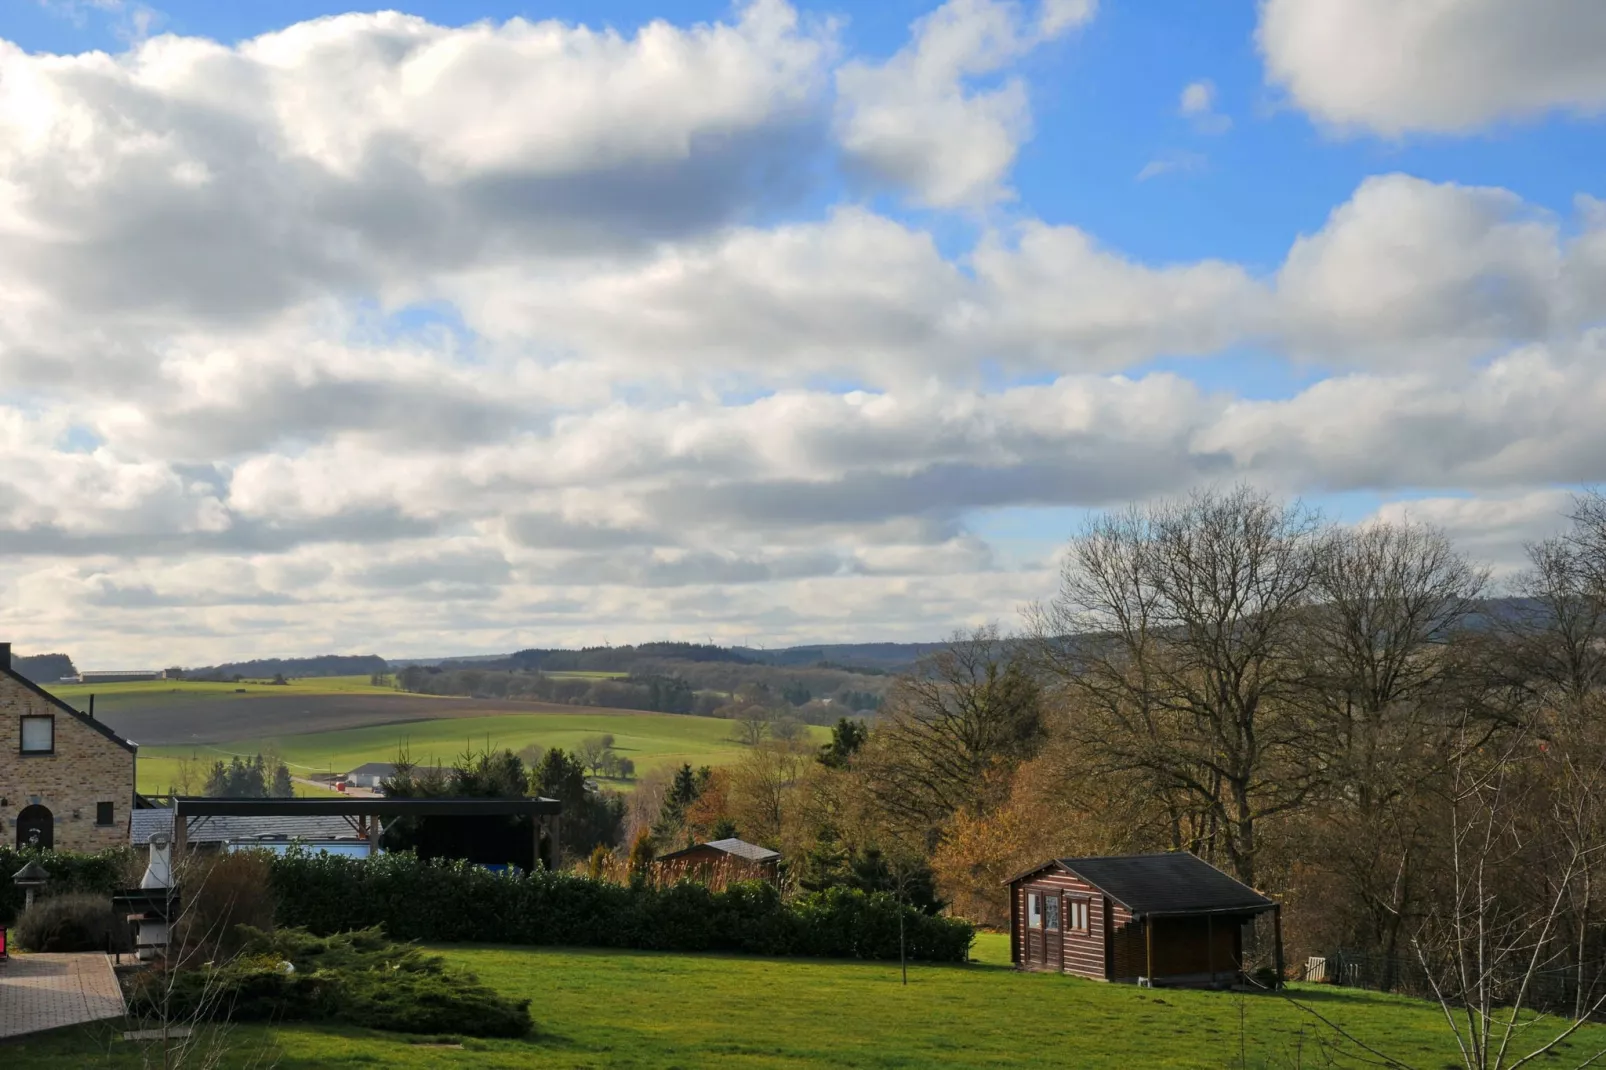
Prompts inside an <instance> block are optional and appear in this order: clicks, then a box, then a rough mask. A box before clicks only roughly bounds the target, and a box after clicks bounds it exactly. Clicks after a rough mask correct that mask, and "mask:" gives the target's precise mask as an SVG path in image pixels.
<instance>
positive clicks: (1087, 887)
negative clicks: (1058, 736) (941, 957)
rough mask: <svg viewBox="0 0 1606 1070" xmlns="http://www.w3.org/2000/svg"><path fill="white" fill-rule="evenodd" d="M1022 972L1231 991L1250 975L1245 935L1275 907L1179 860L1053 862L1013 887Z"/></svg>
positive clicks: (1015, 942)
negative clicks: (1246, 965)
mask: <svg viewBox="0 0 1606 1070" xmlns="http://www.w3.org/2000/svg"><path fill="white" fill-rule="evenodd" d="M1008 883H1009V889H1010V906H1009V914H1010V939H1009V949H1010V956H1011V958H1012V959H1013V960H1014V963H1015V966H1016V968H1017V969H1022V970H1052V971H1055V972H1061V973H1070V974H1075V975H1076V976H1078V977H1087V978H1091V979H1093V980H1096V981H1124V982H1127V983H1136V984H1140V985H1175V986H1194V987H1212V988H1213V987H1228V986H1231V985H1234V984H1238V983H1241V982H1242V981H1243V980H1244V977H1243V973H1244V970H1243V949H1244V940H1243V933H1244V927H1245V926H1246V925H1248V924H1249V923H1250V922H1251V921H1253V920H1254V918H1255V916H1256V915H1259V914H1263V913H1266V912H1267V911H1270V912H1271V913H1272V915H1273V917H1274V919H1275V932H1276V945H1275V948H1274V950H1275V955H1276V970H1277V976H1278V977H1281V976H1282V965H1283V962H1282V960H1283V948H1282V916H1281V910H1280V908H1279V907H1278V905H1277V904H1276V903H1274V902H1272V901H1271V900H1270V899H1267V898H1266V897H1265V896H1263V895H1261V894H1260V893H1259V892H1257V891H1255V890H1254V889H1253V888H1250V887H1249V886H1248V885H1246V884H1242V883H1240V882H1238V881H1236V880H1234V879H1233V878H1232V877H1229V876H1228V875H1227V874H1225V873H1223V872H1222V871H1221V870H1219V869H1217V868H1216V867H1215V866H1212V865H1210V864H1209V863H1208V862H1205V861H1203V860H1202V859H1199V858H1195V857H1194V856H1193V855H1190V854H1184V853H1182V852H1172V853H1169V854H1153V855H1121V856H1114V857H1107V858H1056V859H1053V860H1051V861H1048V862H1044V863H1043V864H1042V865H1040V866H1036V867H1034V868H1032V869H1029V870H1027V871H1025V872H1024V873H1020V874H1017V875H1016V876H1014V877H1011V878H1010V879H1009V882H1008Z"/></svg>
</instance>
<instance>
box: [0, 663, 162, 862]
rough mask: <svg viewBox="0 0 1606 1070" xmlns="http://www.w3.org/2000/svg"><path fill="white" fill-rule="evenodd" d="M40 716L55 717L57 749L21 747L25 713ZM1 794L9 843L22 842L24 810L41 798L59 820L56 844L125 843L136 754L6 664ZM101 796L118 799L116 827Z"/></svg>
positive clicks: (1, 688)
mask: <svg viewBox="0 0 1606 1070" xmlns="http://www.w3.org/2000/svg"><path fill="white" fill-rule="evenodd" d="M8 653H9V652H8ZM34 714H42V715H46V716H53V717H54V718H55V744H56V747H55V753H53V754H50V755H24V754H23V753H22V718H23V716H24V715H34ZM0 799H3V800H4V805H3V806H0V835H3V836H4V839H5V842H6V843H7V844H8V845H12V846H15V845H16V843H17V817H18V815H19V814H20V813H21V812H22V809H23V807H25V806H29V805H31V804H34V803H37V804H39V805H41V806H44V807H46V808H48V809H49V810H50V812H51V816H52V817H53V818H54V835H55V847H56V849H57V850H65V851H98V850H100V849H101V848H104V847H116V846H119V845H121V844H126V843H127V842H128V822H129V818H128V812H129V810H130V808H132V806H133V805H134V754H133V752H132V751H131V750H129V749H128V748H127V747H125V746H124V745H122V744H120V743H119V742H118V741H117V740H115V739H112V738H109V737H107V736H106V735H105V734H103V733H102V732H101V731H100V730H99V729H98V728H97V727H96V726H94V725H92V724H89V723H86V722H85V721H84V720H82V719H80V718H79V717H77V716H75V715H73V714H72V713H70V712H68V711H67V710H66V709H63V708H62V707H61V706H59V705H57V704H56V703H55V702H52V701H51V700H50V699H48V698H46V697H44V696H42V695H40V694H39V693H38V692H36V691H34V690H33V689H32V688H30V687H29V686H28V685H27V684H26V683H24V682H22V681H21V680H19V679H18V678H16V677H15V676H14V675H12V674H11V673H10V672H9V671H8V670H7V669H5V668H4V667H3V666H0ZM102 802H109V803H111V804H112V822H111V824H109V825H99V824H97V823H96V813H95V811H96V804H97V803H102Z"/></svg>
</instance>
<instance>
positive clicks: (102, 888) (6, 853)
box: [0, 846, 134, 925]
mask: <svg viewBox="0 0 1606 1070" xmlns="http://www.w3.org/2000/svg"><path fill="white" fill-rule="evenodd" d="M29 861H37V862H38V863H39V864H40V865H41V866H44V867H45V869H47V870H49V871H50V883H49V884H48V885H47V886H46V887H45V889H44V892H43V894H45V895H59V894H61V893H63V892H90V893H93V894H96V895H106V896H110V895H111V894H112V893H113V892H114V891H116V890H117V889H119V888H122V887H125V886H126V885H127V884H128V883H129V882H128V877H127V872H128V871H129V870H130V869H131V867H132V865H133V862H134V852H133V850H132V849H131V848H128V847H114V848H112V849H111V850H107V851H101V852H99V853H97V854H75V853H73V852H70V851H36V850H27V851H19V850H17V849H16V848H14V847H4V846H0V924H3V925H12V924H15V923H16V920H17V917H18V915H20V914H21V913H22V904H23V903H24V901H25V897H24V893H23V890H22V889H21V888H18V887H17V886H16V885H15V884H12V883H11V875H12V874H13V873H15V872H17V870H19V869H21V868H22V867H23V866H25V865H27V864H28V862H29Z"/></svg>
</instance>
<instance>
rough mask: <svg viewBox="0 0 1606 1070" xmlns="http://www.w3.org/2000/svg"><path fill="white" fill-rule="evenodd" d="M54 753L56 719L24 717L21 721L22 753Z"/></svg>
mask: <svg viewBox="0 0 1606 1070" xmlns="http://www.w3.org/2000/svg"><path fill="white" fill-rule="evenodd" d="M55 752H56V719H55V718H54V717H24V718H23V719H22V753H24V754H54V753H55Z"/></svg>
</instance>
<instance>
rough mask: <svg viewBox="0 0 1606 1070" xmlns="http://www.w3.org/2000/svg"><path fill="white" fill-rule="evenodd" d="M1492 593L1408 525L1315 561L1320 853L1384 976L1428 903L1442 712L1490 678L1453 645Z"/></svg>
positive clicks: (1308, 640) (1334, 538)
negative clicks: (1429, 787)
mask: <svg viewBox="0 0 1606 1070" xmlns="http://www.w3.org/2000/svg"><path fill="white" fill-rule="evenodd" d="M1487 582H1488V577H1487V573H1486V572H1485V571H1484V570H1482V569H1480V568H1477V567H1475V566H1473V565H1472V564H1470V563H1469V562H1468V561H1467V560H1466V559H1465V558H1464V557H1462V556H1461V555H1460V554H1458V553H1457V552H1456V551H1455V549H1454V547H1453V546H1452V545H1451V544H1450V540H1449V539H1448V538H1447V537H1446V536H1445V535H1444V534H1443V532H1441V531H1438V530H1437V529H1434V528H1431V527H1428V526H1425V525H1421V524H1415V523H1410V522H1406V523H1398V524H1396V523H1373V524H1369V525H1366V526H1363V527H1351V528H1332V529H1330V530H1328V531H1327V532H1325V533H1324V534H1323V536H1322V537H1321V538H1320V539H1319V540H1318V543H1317V548H1316V553H1315V554H1314V555H1313V557H1312V578H1311V605H1310V607H1309V608H1308V609H1307V611H1306V612H1305V614H1304V615H1303V620H1302V625H1301V628H1300V635H1299V643H1300V647H1301V653H1302V656H1303V657H1304V659H1305V663H1306V668H1305V679H1304V685H1305V686H1304V688H1303V692H1304V695H1305V701H1306V702H1308V703H1309V705H1310V708H1311V714H1312V716H1311V733H1310V746H1311V748H1312V749H1313V751H1315V752H1317V753H1316V756H1315V757H1316V761H1317V762H1318V764H1319V765H1320V766H1321V767H1322V768H1323V769H1324V771H1325V774H1324V775H1325V779H1326V783H1325V784H1324V785H1323V799H1324V802H1325V805H1324V806H1323V807H1322V811H1323V818H1322V820H1321V821H1320V822H1319V824H1318V829H1317V836H1316V842H1317V844H1319V846H1320V847H1321V857H1322V858H1323V859H1324V860H1325V864H1326V866H1327V867H1328V868H1330V869H1336V870H1337V871H1338V873H1339V874H1340V876H1341V877H1342V879H1343V880H1344V882H1345V883H1346V885H1347V887H1348V891H1349V892H1350V903H1351V904H1352V909H1353V910H1355V911H1356V912H1358V913H1359V914H1361V915H1362V916H1363V917H1364V918H1365V919H1366V920H1367V924H1368V928H1369V930H1370V931H1369V932H1366V933H1365V934H1363V944H1364V945H1365V946H1371V947H1374V948H1377V949H1378V950H1380V951H1381V952H1382V953H1383V955H1384V962H1385V963H1386V964H1389V965H1387V966H1386V967H1385V969H1386V970H1392V964H1393V963H1394V962H1395V961H1396V958H1397V956H1398V955H1399V953H1400V950H1401V948H1400V943H1401V939H1402V936H1403V932H1404V929H1403V927H1404V925H1405V924H1406V922H1407V920H1408V918H1409V917H1410V916H1411V913H1412V911H1413V910H1414V909H1415V908H1416V901H1417V899H1418V898H1419V897H1420V896H1421V895H1422V894H1423V892H1424V890H1425V889H1424V884H1425V881H1426V878H1425V877H1424V876H1423V874H1422V872H1421V871H1422V869H1423V867H1424V854H1425V852H1426V850H1427V846H1426V845H1427V840H1428V838H1429V835H1430V831H1431V830H1430V828H1429V823H1428V815H1427V814H1425V813H1424V811H1423V808H1422V807H1421V806H1420V805H1419V803H1418V799H1417V795H1418V790H1419V784H1420V783H1421V781H1422V779H1423V778H1424V777H1426V776H1430V775H1432V772H1433V771H1434V770H1435V769H1438V768H1441V767H1442V764H1443V761H1444V755H1445V753H1446V751H1445V742H1446V740H1445V737H1446V734H1447V733H1448V732H1450V731H1451V730H1452V728H1453V719H1451V718H1446V717H1445V716H1444V714H1443V712H1442V711H1443V710H1445V709H1448V708H1464V702H1455V701H1452V699H1453V698H1454V697H1457V696H1459V697H1460V698H1462V699H1466V698H1467V697H1468V696H1467V695H1466V692H1467V691H1468V690H1469V688H1475V681H1476V679H1477V677H1478V676H1479V674H1480V673H1481V672H1482V668H1481V666H1479V665H1477V664H1476V659H1475V658H1474V657H1472V656H1471V655H1470V654H1467V653H1463V652H1462V649H1461V646H1466V645H1467V644H1465V643H1463V644H1461V646H1457V645H1456V642H1455V641H1456V640H1457V639H1458V638H1460V637H1461V636H1462V635H1463V631H1464V626H1465V623H1466V621H1467V619H1468V615H1469V614H1470V613H1471V612H1472V611H1473V609H1474V608H1475V606H1476V605H1477V600H1478V598H1479V596H1480V595H1481V594H1482V592H1483V590H1484V588H1485V586H1486V584H1487ZM1447 722H1451V723H1447ZM1382 983H1383V987H1384V988H1389V987H1391V986H1392V983H1393V977H1392V973H1390V974H1389V975H1388V976H1385V978H1384V979H1383V982H1382Z"/></svg>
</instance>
